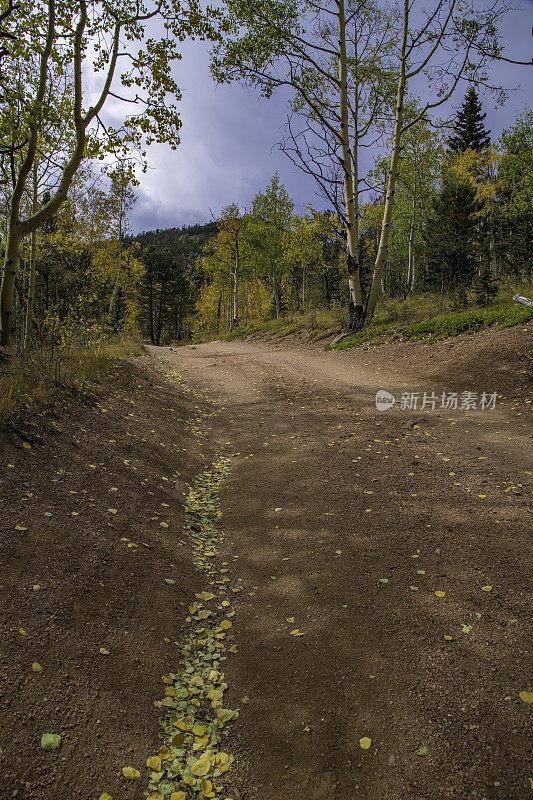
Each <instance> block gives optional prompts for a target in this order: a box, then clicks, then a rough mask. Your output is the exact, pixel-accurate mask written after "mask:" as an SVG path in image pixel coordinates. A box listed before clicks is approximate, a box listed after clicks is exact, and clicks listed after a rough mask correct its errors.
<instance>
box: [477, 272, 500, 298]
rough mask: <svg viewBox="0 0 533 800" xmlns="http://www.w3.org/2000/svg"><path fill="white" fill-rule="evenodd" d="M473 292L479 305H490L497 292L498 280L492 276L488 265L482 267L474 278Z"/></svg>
mask: <svg viewBox="0 0 533 800" xmlns="http://www.w3.org/2000/svg"><path fill="white" fill-rule="evenodd" d="M474 294H475V296H476V299H477V301H478V303H479V304H480V305H481V306H488V305H490V303H491V301H492V300H494V298H495V297H496V295H497V294H498V280H497V278H494V277H493V275H492V272H491V270H490V267H487V266H486V267H483V269H482V270H481V272H480V273H479V275H477V276H476V279H475V280H474Z"/></svg>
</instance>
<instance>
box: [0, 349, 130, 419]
mask: <svg viewBox="0 0 533 800" xmlns="http://www.w3.org/2000/svg"><path fill="white" fill-rule="evenodd" d="M142 351H143V350H142V345H141V343H140V341H139V340H138V339H137V338H135V337H132V336H124V337H118V336H116V337H112V338H110V339H106V340H100V341H98V342H91V343H89V344H85V345H79V344H76V345H75V346H72V347H65V348H63V349H62V350H61V351H60V352H57V351H56V350H52V351H51V350H49V349H40V348H36V349H32V350H31V351H29V352H28V353H26V354H22V355H20V356H18V357H13V358H11V359H10V360H9V361H7V362H5V363H4V364H3V365H2V364H1V363H0V425H1V424H4V423H6V422H9V421H10V420H12V419H14V418H16V417H17V416H18V415H19V414H20V413H21V412H22V411H32V410H40V409H44V408H47V407H48V406H50V405H52V404H53V403H54V401H55V400H57V399H59V398H60V397H65V396H67V395H76V396H78V397H83V396H84V395H85V394H87V392H88V391H90V390H92V388H93V387H94V386H95V384H96V383H97V382H98V381H99V380H100V378H101V377H102V375H103V374H105V372H106V371H107V369H108V367H109V365H110V364H111V363H112V362H113V361H114V360H116V359H121V358H128V357H129V356H133V355H140V354H141V353H142Z"/></svg>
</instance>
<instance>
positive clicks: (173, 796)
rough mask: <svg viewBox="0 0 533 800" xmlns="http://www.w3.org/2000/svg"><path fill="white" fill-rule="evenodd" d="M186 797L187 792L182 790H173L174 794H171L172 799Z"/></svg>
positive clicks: (181, 799)
mask: <svg viewBox="0 0 533 800" xmlns="http://www.w3.org/2000/svg"><path fill="white" fill-rule="evenodd" d="M186 798H187V795H186V794H185V792H182V791H179V792H172V794H171V795H170V800H186Z"/></svg>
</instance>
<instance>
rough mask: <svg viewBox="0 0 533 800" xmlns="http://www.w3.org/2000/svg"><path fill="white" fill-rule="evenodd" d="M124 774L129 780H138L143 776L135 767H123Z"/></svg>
mask: <svg viewBox="0 0 533 800" xmlns="http://www.w3.org/2000/svg"><path fill="white" fill-rule="evenodd" d="M122 774H123V775H124V777H125V778H126V780H128V781H136V780H137V778H140V777H141V773H140V772H139V770H138V769H135V767H122Z"/></svg>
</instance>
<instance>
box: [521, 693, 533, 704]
mask: <svg viewBox="0 0 533 800" xmlns="http://www.w3.org/2000/svg"><path fill="white" fill-rule="evenodd" d="M518 697H519V698H520V700H523V701H524V703H528V705H531V703H533V692H520V694H519V695H518Z"/></svg>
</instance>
